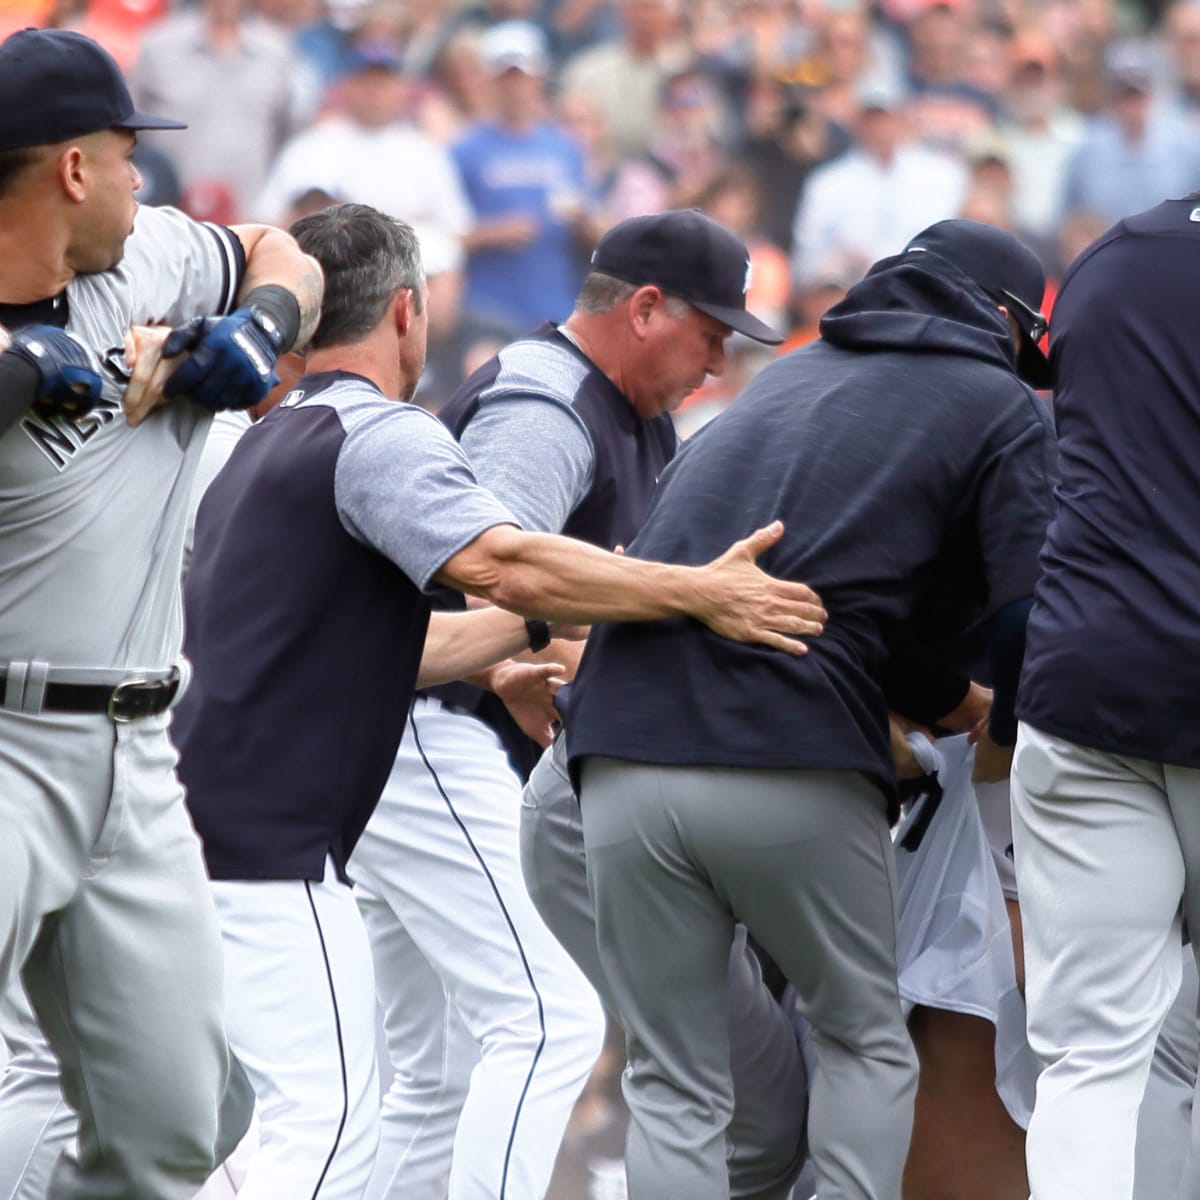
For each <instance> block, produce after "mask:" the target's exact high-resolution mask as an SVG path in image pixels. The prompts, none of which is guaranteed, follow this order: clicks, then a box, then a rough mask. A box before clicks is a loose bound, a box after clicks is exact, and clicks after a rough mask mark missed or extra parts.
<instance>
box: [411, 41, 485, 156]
mask: <svg viewBox="0 0 1200 1200" xmlns="http://www.w3.org/2000/svg"><path fill="white" fill-rule="evenodd" d="M491 87H492V81H491V78H490V77H489V75H488V73H487V70H486V68H485V67H484V65H483V59H482V58H481V57H480V54H479V30H478V29H476V28H474V27H466V28H463V29H460V30H458V31H457V32H456V33H454V34H453V35H452V36H451V37H450V38H449V40H448V41H446V42H445V44H444V45H443V46H442V47H441V49H440V50H439V51H438V53H437V56H436V57H435V58H434V60H433V62H432V63H430V65H429V71H428V74H427V76H426V80H425V86H424V87H423V88H422V89H421V90H420V93H419V94H418V96H417V99H416V113H417V122H418V124H419V125H420V126H421V128H422V129H423V130H424V131H425V132H426V133H427V134H429V136H430V137H432V138H433V139H434V140H435V141H437V142H441V143H442V144H443V145H445V146H448V145H450V143H451V142H454V141H457V140H458V138H459V137H461V136H462V134H463V133H465V132H466V130H467V129H468V127H469V126H471V125H473V124H474V123H475V122H476V121H480V120H482V119H483V118H484V117H485V116H486V115H487V114H488V112H489V111H490V110H491Z"/></svg>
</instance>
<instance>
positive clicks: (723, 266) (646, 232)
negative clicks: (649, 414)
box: [592, 208, 783, 346]
mask: <svg viewBox="0 0 1200 1200" xmlns="http://www.w3.org/2000/svg"><path fill="white" fill-rule="evenodd" d="M592 270H593V271H603V272H604V274H606V275H613V276H615V277H616V278H617V279H623V280H625V282H626V283H635V284H638V285H639V286H642V285H645V284H648V283H652V284H654V285H655V286H657V287H660V288H662V290H663V291H664V292H669V293H670V294H671V295H673V296H678V297H679V298H680V299H681V300H686V301H687V302H688V303H689V304H690V305H691V306H692V307H693V308H698V309H699V310H700V311H701V312H702V313H707V314H708V316H710V317H714V318H715V319H716V320H718V321H720V322H721V323H722V324H724V325H728V326H729V328H730V329H733V330H736V331H737V332H738V333H744V334H745V335H746V337H748V338H753V339H754V340H755V341H756V342H766V343H768V344H769V345H772V346H774V345H778V344H779V343H780V342H782V341H783V336H782V335H781V334H778V333H776V332H775V330H774V329H772V328H771V327H770V325H768V324H766V323H765V322H763V321H760V320H759V319H758V318H757V317H755V316H752V315H751V314H750V313H748V312H747V311H746V290H747V289H748V288H749V286H750V252H749V251H748V250H747V249H746V247H745V246H744V245H743V244H742V242H741V240H740V239H739V238H737V237H735V236H734V234H732V233H730V232H729V230H728V229H726V228H725V226H724V225H721V224H720V223H718V222H717V221H714V220H713V219H712V218H711V217H707V216H705V215H704V213H702V212H701V211H700V210H699V209H698V208H689V209H673V210H672V211H670V212H661V213H651V214H650V215H649V216H644V217H630V218H629V219H628V220H627V221H621V222H620V223H619V224H617V225H614V226H613V227H612V228H611V229H610V230H609V231H608V232H607V233H606V234H605V235H604V236H603V237H602V238H601V239H600V242H599V244H598V245H597V246H596V249H595V250H594V251H593V252H592Z"/></svg>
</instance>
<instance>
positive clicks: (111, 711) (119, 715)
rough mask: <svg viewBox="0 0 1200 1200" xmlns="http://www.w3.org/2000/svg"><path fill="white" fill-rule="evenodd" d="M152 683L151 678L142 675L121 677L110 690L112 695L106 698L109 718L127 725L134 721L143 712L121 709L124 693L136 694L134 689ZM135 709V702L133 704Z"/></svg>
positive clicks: (119, 723) (130, 696) (142, 714)
mask: <svg viewBox="0 0 1200 1200" xmlns="http://www.w3.org/2000/svg"><path fill="white" fill-rule="evenodd" d="M152 684H153V680H150V679H146V678H144V677H142V676H136V675H135V676H134V677H133V678H132V679H122V680H121V682H120V683H118V684H117V686H116V687H115V688H113V690H112V695H111V696H109V698H108V715H109V718H110V719H111V720H113V721H114V722H116V724H118V725H128V724H130V723H131V722H133V721H136V720H137V719H138V717H140V716H144V715H145V714H144V713H142V712H137V711H129V710H125V709H122V708H121V707H120V706H121V702H122V700H123V699H125V698H126V693H129V698H130V699H132V697H133V696H136V695H137V692H136V691H135V689H138V688H145V687H149V686H151V685H152ZM134 707H135V709H136V704H135V706H134Z"/></svg>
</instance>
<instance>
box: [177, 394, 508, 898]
mask: <svg viewBox="0 0 1200 1200" xmlns="http://www.w3.org/2000/svg"><path fill="white" fill-rule="evenodd" d="M510 521H511V517H510V516H509V514H508V512H507V511H506V510H505V509H503V508H502V507H501V506H500V505H499V503H498V502H497V501H496V500H495V498H494V497H492V496H491V495H490V494H489V493H488V492H486V491H484V490H483V489H482V488H480V487H479V486H478V485H477V484H476V483H475V480H474V476H473V475H472V473H471V470H470V466H469V465H468V463H467V460H466V457H465V455H463V453H462V451H461V449H460V448H459V446H458V444H457V443H456V442H455V441H454V439H453V438H451V437H450V435H449V433H448V432H447V431H446V429H445V428H444V427H443V426H442V425H441V424H440V422H438V421H437V419H436V418H434V417H432V416H430V414H429V413H426V412H424V411H422V410H421V409H418V408H413V407H411V406H409V405H404V404H399V403H396V402H394V401H390V400H387V399H386V398H385V397H384V396H382V395H381V394H380V393H379V391H378V390H377V389H376V388H375V387H374V385H372V384H371V383H370V382H368V381H367V380H365V379H362V378H361V377H359V376H355V375H348V374H344V373H340V372H328V373H323V374H318V375H310V376H306V377H305V378H304V379H302V380H301V381H300V383H299V384H297V386H296V388H295V389H294V390H293V391H292V392H290V393H289V394H288V395H287V396H286V397H285V398H284V400H283V401H282V402H281V403H280V404H279V405H278V407H276V408H275V409H273V410H272V411H271V412H270V413H268V414H267V416H266V417H264V418H263V420H262V421H260V422H259V423H258V424H256V425H255V426H253V427H252V428H251V429H249V430H247V431H246V433H245V434H244V435H243V437H242V438H241V440H240V441H239V442H238V445H237V446H236V448H235V449H234V451H233V453H232V455H231V456H230V459H229V462H228V463H227V464H226V466H225V467H224V469H223V470H222V471H221V472H220V473H219V474H218V475H217V477H216V479H215V480H214V481H213V483H212V484H211V485H210V487H209V489H208V491H207V492H206V493H205V496H204V499H203V501H202V502H201V505H200V509H199V513H198V515H197V519H196V538H195V549H194V552H193V556H192V564H191V568H190V570H189V573H188V578H187V584H186V588H185V601H186V617H187V622H186V625H187V638H186V642H185V650H186V653H187V655H188V657H189V658H190V659H191V661H192V664H193V668H194V677H193V680H192V684H191V686H190V687H189V689H188V690H187V692H186V693H185V695H184V698H183V700H182V702H181V703H180V705H179V707H178V709H177V711H176V715H175V722H174V726H173V731H174V737H175V740H176V743H177V744H178V746H179V750H180V776H181V778H182V779H183V782H184V784H185V786H186V787H187V791H188V796H187V801H188V807H189V808H190V810H191V813H192V819H193V821H194V822H195V825H196V830H197V832H198V833H199V834H200V837H201V840H202V841H203V843H204V852H205V857H206V859H207V862H208V869H209V874H210V875H211V876H212V878H214V879H312V880H319V879H321V878H322V876H323V873H324V865H325V859H326V857H327V856H331V857H332V858H333V861H334V864H335V866H336V867H337V869H338V871H339V872H341V873H342V874H343V877H344V867H345V862H346V859H347V858H348V857H349V855H350V852H351V851H352V850H353V848H354V844H355V842H356V841H357V840H358V837H359V835H360V834H361V833H362V830H363V828H364V826H365V825H366V822H367V818H368V817H369V816H370V814H371V812H372V811H373V810H374V807H375V804H376V802H377V800H378V798H379V794H380V792H381V791H382V790H383V785H384V783H386V782H387V778H388V774H389V772H390V771H391V767H392V763H393V762H394V760H395V757H396V751H397V749H398V748H399V745H400V737H401V734H402V733H403V731H404V723H405V720H406V719H407V715H408V707H409V703H410V702H411V700H412V695H413V688H414V686H415V683H416V678H417V668H418V666H419V664H420V661H421V654H422V650H423V647H424V642H425V631H426V627H427V625H428V621H429V600H428V598H427V596H426V595H425V594H424V589H426V588H428V587H430V586H431V584H432V580H433V577H434V575H436V573H437V572H438V570H439V569H440V568H441V567H442V566H443V565H444V563H445V562H446V561H447V560H448V559H449V558H451V557H452V556H453V555H454V554H455V553H456V552H457V551H458V550H460V549H461V548H462V547H464V546H465V545H467V543H469V542H470V541H472V540H473V539H474V538H475V537H477V536H478V535H479V534H480V533H482V532H483V531H484V530H486V529H487V528H489V527H491V526H493V525H497V524H503V523H509V522H510Z"/></svg>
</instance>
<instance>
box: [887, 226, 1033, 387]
mask: <svg viewBox="0 0 1200 1200" xmlns="http://www.w3.org/2000/svg"><path fill="white" fill-rule="evenodd" d="M904 253H905V254H936V255H937V256H938V257H939V258H944V259H946V260H947V261H948V262H951V263H953V264H954V266H956V267H957V268H958V269H959V270H960V271H961V272H962V273H963V274H964V275H966V276H967V277H968V278H970V279H973V280H974V281H975V282H976V283H977V284H978V285H979V286H980V288H982V289H983V291H985V292H986V293H987V294H988V296H990V297H991V298H992V299H993V300H994V301H995V302H996V303H997V304H1003V305H1004V307H1005V308H1006V309H1008V311H1009V312H1010V313H1011V314H1012V316H1013V319H1014V320H1015V321H1016V323H1017V324H1018V326H1020V329H1021V335H1022V336H1021V344H1020V346H1019V347H1018V350H1017V374H1018V375H1020V376H1021V378H1022V379H1024V380H1025V382H1026V383H1029V384H1031V385H1032V386H1033V387H1035V388H1048V387H1049V386H1050V363H1049V362H1048V361H1047V359H1046V356H1045V355H1044V354H1043V353H1042V351H1041V349H1040V348H1039V347H1038V342H1040V341H1041V340H1042V338H1043V337H1044V336H1045V333H1046V318H1045V317H1044V316H1043V315H1042V311H1041V309H1042V298H1043V297H1044V296H1045V294H1046V272H1045V271H1044V270H1043V268H1042V263H1041V260H1040V259H1039V258H1038V256H1037V255H1036V254H1034V252H1033V251H1032V250H1030V249H1029V247H1028V246H1026V245H1025V244H1024V243H1023V242H1021V241H1020V240H1019V239H1017V238H1015V237H1013V235H1012V234H1011V233H1008V232H1007V231H1006V230H1003V229H997V228H996V227H995V226H994V225H985V224H983V222H981V221H968V220H965V219H961V218H955V219H952V220H948V221H938V223H937V224H936V225H930V226H929V228H928V229H926V230H923V231H922V232H921V233H918V234H917V236H916V237H915V238H913V239H912V241H911V242H909V243H908V245H907V246H905V247H904Z"/></svg>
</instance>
